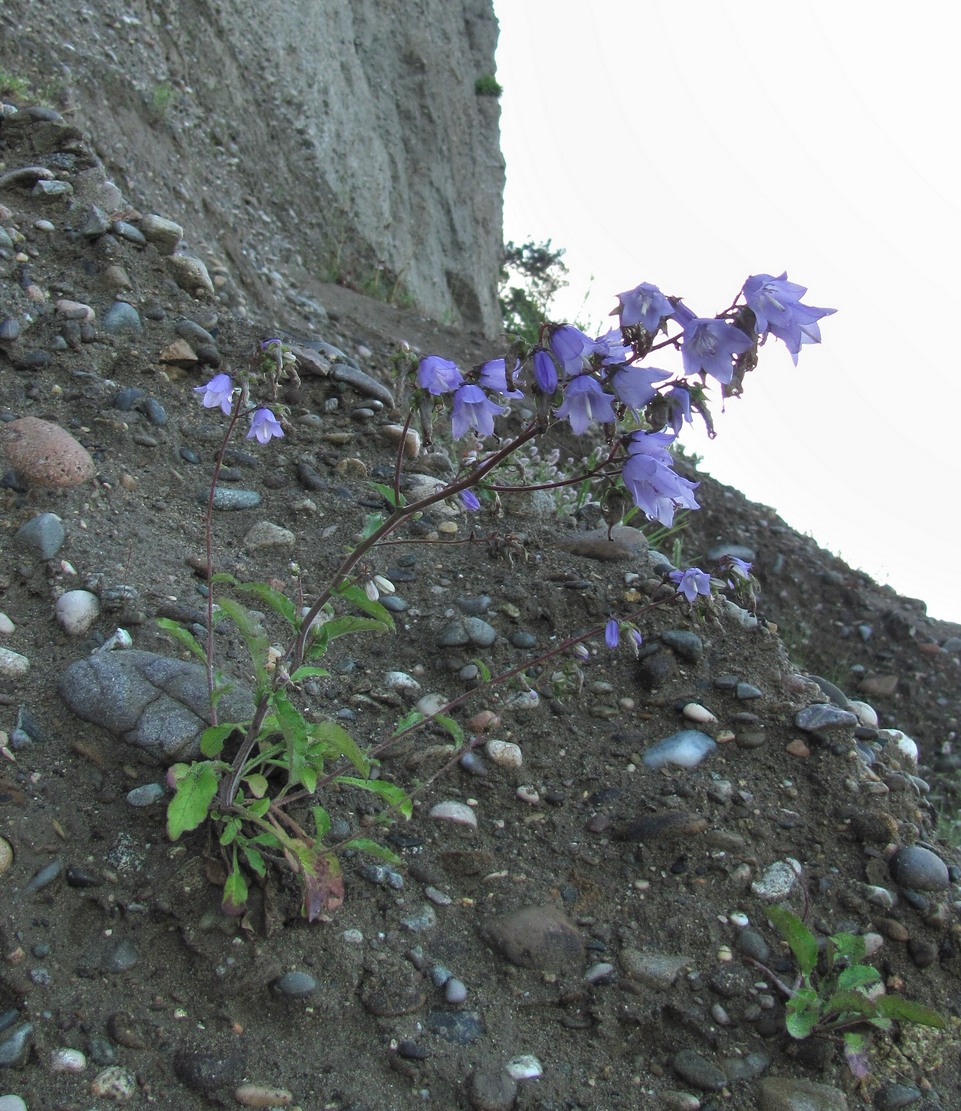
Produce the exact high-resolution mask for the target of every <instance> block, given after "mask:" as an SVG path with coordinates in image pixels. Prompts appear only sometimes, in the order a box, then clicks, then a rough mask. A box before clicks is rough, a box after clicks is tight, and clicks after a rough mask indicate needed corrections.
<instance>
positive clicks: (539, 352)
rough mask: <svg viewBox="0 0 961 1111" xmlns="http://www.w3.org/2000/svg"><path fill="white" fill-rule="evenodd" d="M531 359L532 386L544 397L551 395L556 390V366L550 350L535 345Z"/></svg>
mask: <svg viewBox="0 0 961 1111" xmlns="http://www.w3.org/2000/svg"><path fill="white" fill-rule="evenodd" d="M531 361H532V363H533V365H534V388H535V389H536V390H537V392H538V393H541V394H543V395H544V396H545V397H553V396H554V394H555V393H556V391H557V367H556V366H555V364H554V360H553V359H552V358H551V355H550V352H549V351H545V350H544V348H543V347H535V348H534V354H533V356H532V359H531Z"/></svg>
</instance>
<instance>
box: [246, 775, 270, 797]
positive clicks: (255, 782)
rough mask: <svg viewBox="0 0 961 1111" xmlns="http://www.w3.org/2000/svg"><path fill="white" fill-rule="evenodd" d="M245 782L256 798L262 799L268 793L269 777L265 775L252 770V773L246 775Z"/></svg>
mask: <svg viewBox="0 0 961 1111" xmlns="http://www.w3.org/2000/svg"><path fill="white" fill-rule="evenodd" d="M244 782H245V783H246V784H247V787H248V789H249V790H250V793H251V794H252V795H253V796H254V798H255V799H262V798H263V797H264V795H266V794H267V777H266V776H265V775H261V774H260V773H259V772H252V773H251V774H250V775H245V776H244Z"/></svg>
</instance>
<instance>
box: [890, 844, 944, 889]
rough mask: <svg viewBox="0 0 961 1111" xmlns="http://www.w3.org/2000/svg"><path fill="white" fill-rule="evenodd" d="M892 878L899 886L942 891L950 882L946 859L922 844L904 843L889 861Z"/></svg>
mask: <svg viewBox="0 0 961 1111" xmlns="http://www.w3.org/2000/svg"><path fill="white" fill-rule="evenodd" d="M888 870H889V871H890V873H891V878H892V879H893V880H894V882H895V883H896V884H897V885H898V886H899V887H908V888H913V889H914V890H915V891H940V890H941V889H942V888H945V887H947V886H948V884H949V883H950V878H949V876H948V868H947V865H946V864H945V863H944V861H943V860H942V859H941V857H939V856H938V855H937V854H936V853H933V852H931V850H930V849H922V848H921V846H920V845H903V846H902V847H901V848H900V849H898V851H897V852H896V853H895V854H894V856H892V857H891V859H890V861H888Z"/></svg>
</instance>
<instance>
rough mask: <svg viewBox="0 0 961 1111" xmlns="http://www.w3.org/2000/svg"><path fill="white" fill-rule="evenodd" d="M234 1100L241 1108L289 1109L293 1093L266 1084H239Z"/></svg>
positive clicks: (292, 1100)
mask: <svg viewBox="0 0 961 1111" xmlns="http://www.w3.org/2000/svg"><path fill="white" fill-rule="evenodd" d="M234 1099H235V1100H236V1101H237V1102H238V1103H239V1104H240V1105H241V1107H289V1106H290V1105H291V1104H292V1103H293V1102H294V1096H293V1093H292V1092H288V1091H287V1089H286V1088H271V1087H268V1086H267V1085H266V1084H241V1085H240V1087H239V1088H238V1089H237V1090H236V1091H235V1092H234Z"/></svg>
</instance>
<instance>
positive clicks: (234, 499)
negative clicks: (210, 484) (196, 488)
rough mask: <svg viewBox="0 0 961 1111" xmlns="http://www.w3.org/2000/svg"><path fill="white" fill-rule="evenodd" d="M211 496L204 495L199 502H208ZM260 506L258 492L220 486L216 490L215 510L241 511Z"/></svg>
mask: <svg viewBox="0 0 961 1111" xmlns="http://www.w3.org/2000/svg"><path fill="white" fill-rule="evenodd" d="M208 496H209V494H208V493H204V494H202V495H200V496H199V498H198V500H199V501H202V502H206V500H207V498H208ZM258 505H260V494H258V493H257V491H256V490H231V489H229V488H228V487H225V486H218V487H217V488H216V489H215V490H214V509H223V510H228V511H230V510H239V509H256V508H257V506H258Z"/></svg>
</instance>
